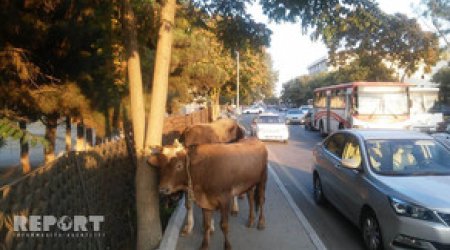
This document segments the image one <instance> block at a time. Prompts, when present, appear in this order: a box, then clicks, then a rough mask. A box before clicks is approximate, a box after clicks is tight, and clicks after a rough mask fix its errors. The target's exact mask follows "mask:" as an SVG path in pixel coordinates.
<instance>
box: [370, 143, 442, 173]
mask: <svg viewBox="0 0 450 250" xmlns="http://www.w3.org/2000/svg"><path fill="white" fill-rule="evenodd" d="M366 147H367V152H368V156H369V162H370V166H371V168H372V169H373V170H374V171H375V172H376V173H378V174H382V175H402V176H414V175H450V151H449V150H448V149H446V148H445V147H444V146H442V145H441V144H440V143H438V142H436V141H434V140H413V139H404V140H368V141H366Z"/></svg>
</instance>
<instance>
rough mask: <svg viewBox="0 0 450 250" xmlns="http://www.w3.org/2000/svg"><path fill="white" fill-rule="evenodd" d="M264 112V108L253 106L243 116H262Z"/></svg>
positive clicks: (245, 110)
mask: <svg viewBox="0 0 450 250" xmlns="http://www.w3.org/2000/svg"><path fill="white" fill-rule="evenodd" d="M262 112H264V108H263V107H261V106H252V107H250V108H246V109H244V111H242V113H243V114H261V113H262Z"/></svg>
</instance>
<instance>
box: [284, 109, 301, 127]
mask: <svg viewBox="0 0 450 250" xmlns="http://www.w3.org/2000/svg"><path fill="white" fill-rule="evenodd" d="M304 117H305V113H303V111H301V110H300V109H290V110H288V111H287V113H286V117H285V120H286V124H295V123H297V124H303V123H304V122H305V120H304V119H303V118H304Z"/></svg>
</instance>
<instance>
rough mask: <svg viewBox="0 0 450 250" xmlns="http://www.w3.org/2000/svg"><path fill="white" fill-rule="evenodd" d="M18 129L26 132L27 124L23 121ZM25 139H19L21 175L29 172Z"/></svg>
mask: <svg viewBox="0 0 450 250" xmlns="http://www.w3.org/2000/svg"><path fill="white" fill-rule="evenodd" d="M19 127H20V129H21V130H22V131H26V130H27V123H26V122H25V121H21V122H19ZM24 139H26V138H24V137H22V138H20V165H21V166H22V173H23V174H26V173H29V172H30V170H31V165H30V153H29V145H28V141H26V140H24Z"/></svg>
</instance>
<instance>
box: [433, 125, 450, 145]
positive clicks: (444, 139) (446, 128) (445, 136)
mask: <svg viewBox="0 0 450 250" xmlns="http://www.w3.org/2000/svg"><path fill="white" fill-rule="evenodd" d="M438 131H439V133H435V134H432V136H433V137H434V138H435V139H436V140H438V141H440V142H441V143H443V144H444V145H445V146H447V147H448V148H450V122H449V121H447V122H445V123H442V128H440V129H439V130H438Z"/></svg>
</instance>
